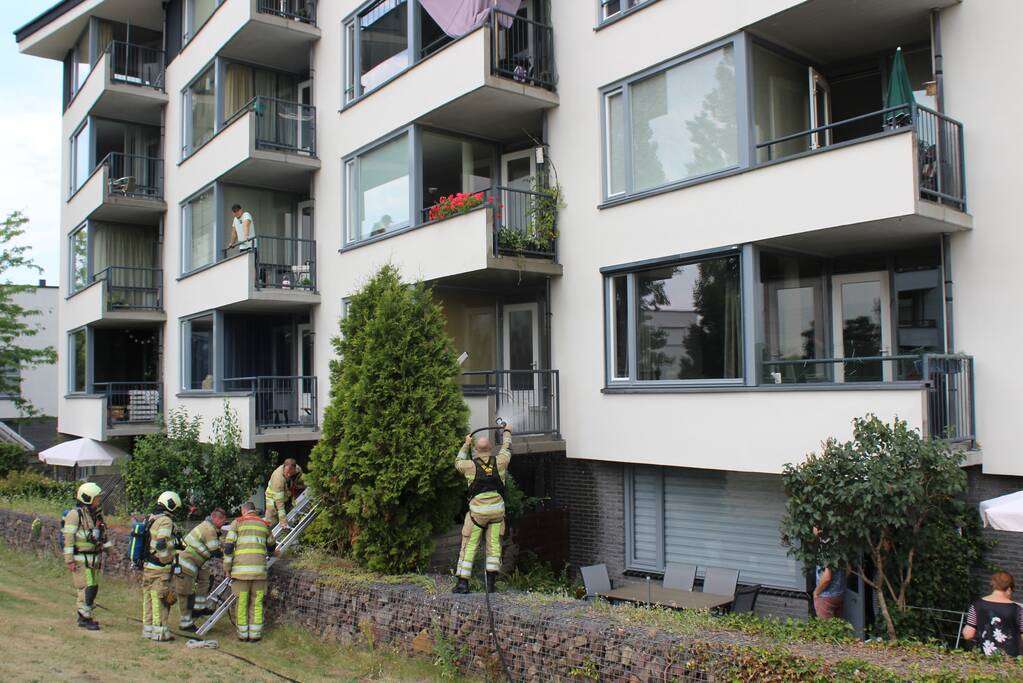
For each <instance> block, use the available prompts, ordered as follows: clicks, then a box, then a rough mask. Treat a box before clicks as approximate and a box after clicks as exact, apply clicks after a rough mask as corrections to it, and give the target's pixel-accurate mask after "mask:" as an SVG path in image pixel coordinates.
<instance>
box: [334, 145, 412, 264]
mask: <svg viewBox="0 0 1023 683" xmlns="http://www.w3.org/2000/svg"><path fill="white" fill-rule="evenodd" d="M402 135H406V136H407V144H408V177H409V193H408V194H409V219H408V223H407V224H406V225H403V226H401V227H399V228H394V229H392V230H390V231H387V232H384V233H383V234H381V235H374V236H372V237H371V236H368V235H367V236H365V237H358V238H357V237H355V236H354V232H353V231H354V230H355V228H356V226H357V225H358V222H359V215H360V209H361V207H362V195H361V193H360V192H359V190H358V184H359V176H360V174H361V172H362V157H364V156H366V155H367V154H370V153H372V152H374V151H376V150H378V149H380V148H381V147H383V146H384V145H387V144H389V143H391V142H394V141H395V140H397V139H398V138H400V137H401V136H402ZM418 143H419V139H418V133H417V127H416V126H415V125H409V126H403V127H402V128H399V129H398V130H396V131H394V132H392V133H390V134H388V135H386V136H384V137H382V138H380V139H379V140H376V141H374V142H371V143H369V144H368V145H366V146H364V147H362V148H360V149H358V150H356V151H355V152H353V153H351V154H349V155H347V156H345V157H343V158H342V159H341V169H342V187H341V201H342V207H343V210H342V213H343V218H344V220H343V221H342V231H343V232H342V235H341V237H342V240H341V244H342V248H344V247H347V246H351V245H356V244H364V243H367V242H370V241H375V240H378V239H383V238H385V237H388V236H390V235H394V234H397V233H400V232H404V231H406V230H410V229H412V228H414V227H416V226H417V225H419V222H418V221H417V220H416V215H415V210H414V207H415V206H416V196H417V195H418V192H417V189H416V178H417V174H416V167H417V160H418V159H419V154H417V152H416V150H417V147H418Z"/></svg>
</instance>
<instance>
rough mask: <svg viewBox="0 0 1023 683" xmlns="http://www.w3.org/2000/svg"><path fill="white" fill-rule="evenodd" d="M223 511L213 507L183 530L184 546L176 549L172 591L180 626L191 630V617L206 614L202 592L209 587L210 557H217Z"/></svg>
mask: <svg viewBox="0 0 1023 683" xmlns="http://www.w3.org/2000/svg"><path fill="white" fill-rule="evenodd" d="M226 521H227V513H225V512H224V511H223V510H222V509H220V508H217V509H215V510H214V511H213V512H211V513H210V516H209V517H207V518H206V519H204V520H203V521H201V522H199V523H198V524H197V525H195V527H194V528H193V529H192V530H191V531H189V532H188V533H187V534H185V538H184V539H183V541H182V542H183V543H184V546H185V547H184V548H182V549H181V550H179V551H178V567H179V568H180V569H181V571H180V572H179V573H178V574H175V575H174V592H175V593H177V596H178V609H179V610H180V611H181V630H183V631H194V630H195V617H196V616H198V615H200V614H207V611H206V594H207V593H208V592H209V588H210V565H209V561H210V559H212V558H214V557H220V556H221V555H222V554H223V553H222V552H221V550H220V527H222V526H224V523H225V522H226Z"/></svg>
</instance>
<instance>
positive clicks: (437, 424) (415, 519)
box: [308, 266, 468, 573]
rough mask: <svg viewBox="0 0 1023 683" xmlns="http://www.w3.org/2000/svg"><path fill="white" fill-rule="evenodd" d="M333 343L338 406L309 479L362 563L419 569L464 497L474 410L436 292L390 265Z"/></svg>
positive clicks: (352, 308)
mask: <svg viewBox="0 0 1023 683" xmlns="http://www.w3.org/2000/svg"><path fill="white" fill-rule="evenodd" d="M333 344H334V349H335V351H336V353H337V359H336V360H334V361H333V362H332V364H331V389H330V405H329V406H328V407H327V409H326V411H325V413H324V418H323V429H322V437H321V439H320V441H319V442H318V443H317V444H316V446H315V448H314V449H313V452H312V455H311V457H310V472H309V477H308V479H309V481H310V483H311V485H312V486H313V488H314V489H315V490H316V492H317V495H318V497H319V500H320V501H321V502H322V504H323V506H324V508H325V509H326V511H327V513H328V514H329V515H330V517H331V519H333V520H334V521H335V523H337V524H338V525H339V526H340V527H341V528H342V529H344V532H345V536H344V539H343V547H344V548H345V549H349V550H350V552H351V556H352V557H353V558H354V559H355V560H356V561H358V562H360V563H361V564H363V565H364V566H366V567H367V568H369V569H371V570H373V571H383V572H390V573H400V572H406V571H413V570H416V569H420V568H422V567H424V566H425V565H426V563H427V560H428V558H429V554H430V537H431V536H432V535H433V534H435V533H436V532H438V531H441V530H443V529H446V528H447V527H448V526H450V524H451V522H452V520H453V519H454V518H455V515H456V513H457V512H458V510H459V509H460V506H461V504H462V493H463V488H464V484H463V483H462V482H461V481H459V478H458V476H457V474H456V471H455V469H454V466H453V463H454V457H455V452H456V451H457V449H458V447H459V445H460V444H461V441H462V437H463V436H464V435H465V433H466V431H467V427H466V424H467V417H468V409H467V408H466V405H465V401H464V400H463V398H462V392H461V389H460V388H459V387H458V385H457V384H456V383H455V378H456V377H457V376H458V375H459V373H460V369H459V367H458V361H457V358H456V354H455V352H454V350H453V347H452V342H451V339H450V337H448V335H447V333H446V332H445V329H444V317H443V314H442V313H441V310H440V308H439V307H438V306H437V305H436V304H435V303H434V302H433V299H432V296H431V293H430V290H429V289H427V288H426V287H425V286H423V285H422V284H421V283H419V284H416V285H405V284H403V283H402V282H401V279H400V277H399V274H398V271H397V270H396V269H395V268H394V267H392V266H385V267H384V268H382V269H381V270H380V272H379V273H377V274H376V275H375V276H374V277H373V278H372V279H371V280H370V281H369V282H368V283H367V284H366V286H365V287H364V288H363V289H362V290H361V291H360V292H358V293H357V294H356V295H355V296H354V297H352V299H351V301H350V303H349V305H348V315H347V317H346V318H345V319H344V320H343V321H342V323H341V335H340V336H338V337H337V338H335V339H334V340H333Z"/></svg>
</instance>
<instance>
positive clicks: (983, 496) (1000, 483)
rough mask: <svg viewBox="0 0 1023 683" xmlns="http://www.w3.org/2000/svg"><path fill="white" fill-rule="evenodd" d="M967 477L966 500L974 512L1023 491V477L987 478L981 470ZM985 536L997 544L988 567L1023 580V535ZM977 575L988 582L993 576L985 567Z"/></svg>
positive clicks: (997, 533)
mask: <svg viewBox="0 0 1023 683" xmlns="http://www.w3.org/2000/svg"><path fill="white" fill-rule="evenodd" d="M966 475H967V479H968V482H969V488H968V489H967V491H966V499H967V502H968V504H969V505H970V507H971V508H973V509H974V510H976V509H977V506H978V505H979V504H980V501H982V500H988V499H989V498H997V497H998V496H1004V495H1005V494H1007V493H1016V492H1017V491H1020V490H1023V477H1006V476H1000V475H994V474H984V473H983V472H981V468H980V466H976V467H967V468H966ZM978 514H979V513H978ZM984 536H985V538H987V539H989V540H991V541H994V542H995V546H994V547H993V548H992V549H991V550H990V551H989V552H988V555H987V563H988V564H990V565H994V566H996V567H998V568H999V569H1004V570H1005V571H1007V572H1009V573H1010V574H1012V575H1013V576H1015V577H1016V580H1017V581H1020V580H1023V533H1016V532H1012V531H995V530H993V529H984ZM977 575H978V578H980V579H982V580H985V579H986V578H987V577H988V576H989V575H990V574H989V572H988V571H987V568H986V567H981V568H978V570H977ZM986 587H987V583H986V581H984V583H983V585H982V588H986Z"/></svg>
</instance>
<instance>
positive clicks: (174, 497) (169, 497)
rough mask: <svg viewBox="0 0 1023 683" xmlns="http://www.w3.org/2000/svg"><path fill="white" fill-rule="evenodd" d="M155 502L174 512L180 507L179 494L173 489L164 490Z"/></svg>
mask: <svg viewBox="0 0 1023 683" xmlns="http://www.w3.org/2000/svg"><path fill="white" fill-rule="evenodd" d="M156 502H157V503H159V504H160V505H162V506H163V508H164V509H165V510H166V511H167V512H174V511H175V510H177V509H178V508H179V507H181V496H179V495H178V494H176V493H174V492H173V491H164V492H163V493H161V494H160V497H159V498H157V499H156Z"/></svg>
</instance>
